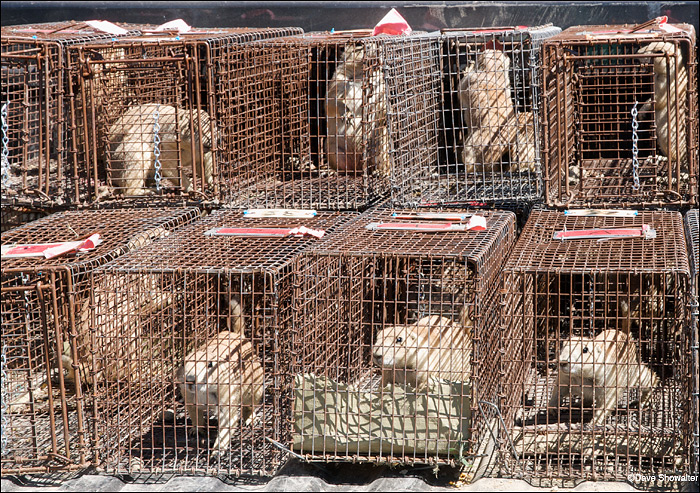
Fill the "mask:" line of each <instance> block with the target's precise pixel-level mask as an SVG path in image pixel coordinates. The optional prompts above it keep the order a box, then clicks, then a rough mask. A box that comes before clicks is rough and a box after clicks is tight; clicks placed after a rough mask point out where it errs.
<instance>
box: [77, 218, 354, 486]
mask: <svg viewBox="0 0 700 493" xmlns="http://www.w3.org/2000/svg"><path fill="white" fill-rule="evenodd" d="M356 216H357V214H356V213H342V212H319V213H318V214H316V215H315V216H313V217H309V218H293V217H283V218H279V217H278V218H274V217H262V218H253V217H251V216H250V215H249V214H247V213H243V211H240V210H229V209H221V210H218V211H214V212H213V213H212V214H211V215H209V216H207V217H205V218H203V219H201V220H200V221H198V222H196V223H194V224H192V225H190V226H189V227H186V228H183V229H182V230H180V231H179V232H177V233H175V234H173V235H171V236H170V237H169V238H167V239H164V240H162V241H160V242H158V243H155V244H153V245H151V246H149V247H145V248H143V249H141V250H139V251H136V252H132V253H130V254H128V255H125V256H122V257H120V258H119V259H117V260H115V261H113V262H111V263H109V264H106V265H104V266H102V267H101V268H100V269H97V270H95V271H94V275H93V276H92V279H93V292H94V300H93V303H94V307H95V312H94V317H95V323H94V324H93V327H94V330H93V340H94V342H95V356H94V358H93V360H92V364H91V366H89V367H86V368H84V369H83V371H84V372H85V373H86V374H87V375H91V376H90V377H89V378H90V379H91V380H92V381H94V392H95V401H96V404H97V409H96V412H97V414H98V415H99V416H100V417H101V419H100V421H99V422H98V423H97V436H98V442H97V448H96V455H97V457H98V461H97V462H98V464H99V467H101V468H102V469H103V470H104V471H106V472H108V473H115V474H129V475H130V476H131V477H134V478H135V479H137V480H138V479H139V478H140V477H143V476H145V477H147V478H149V479H152V478H154V477H163V476H168V475H171V474H175V473H177V474H205V475H215V476H221V477H227V476H241V475H246V476H249V475H253V476H258V475H263V476H265V475H273V474H274V473H275V472H276V471H277V470H278V468H279V467H281V465H282V464H283V463H284V461H285V460H286V458H287V454H286V452H285V451H284V447H285V446H286V445H287V443H288V439H287V437H288V435H289V431H288V423H289V419H290V418H289V415H290V403H289V399H290V390H289V386H290V385H289V382H288V370H287V367H288V364H289V344H288V342H286V340H288V335H287V333H288V332H289V330H291V323H292V303H293V296H294V294H295V285H294V282H293V274H294V271H293V267H294V265H295V264H294V260H295V258H296V257H297V256H298V255H299V254H301V253H302V252H303V251H304V249H306V248H309V247H310V246H311V245H312V244H313V243H314V242H316V241H317V240H316V239H314V238H313V237H311V236H305V237H295V236H279V237H274V236H275V235H274V234H273V233H275V231H272V232H271V231H270V229H273V230H277V232H279V230H280V229H284V228H287V229H289V228H296V227H301V226H304V227H306V228H309V229H311V230H314V231H324V232H325V233H326V234H332V233H333V232H334V230H336V229H337V228H339V227H340V226H341V225H342V224H343V223H344V222H346V221H349V220H351V219H353V218H355V217H356ZM242 230H243V231H242ZM263 230H265V231H263ZM240 234H242V235H243V236H239V235H240ZM266 234H269V235H271V236H273V237H266V236H265V235H266ZM205 373H206V375H205ZM210 418H213V419H212V420H211V421H210ZM195 427H197V428H199V433H198V434H196V433H195V432H194V429H195Z"/></svg>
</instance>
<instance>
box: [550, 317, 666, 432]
mask: <svg viewBox="0 0 700 493" xmlns="http://www.w3.org/2000/svg"><path fill="white" fill-rule="evenodd" d="M558 363H559V368H558V372H557V380H556V385H555V387H554V392H553V393H552V396H551V398H550V400H549V408H550V410H554V409H557V408H559V406H560V405H561V399H562V398H563V397H567V396H579V397H580V398H581V399H582V401H583V406H584V407H591V406H593V405H595V412H594V415H593V422H594V424H596V425H603V424H605V420H606V418H607V417H608V415H609V414H610V413H611V412H612V411H614V410H615V409H616V407H617V402H618V401H619V400H620V399H621V398H622V394H623V392H624V391H625V390H629V389H633V388H638V389H639V390H640V398H639V407H640V408H642V407H644V405H645V404H646V403H647V401H648V400H649V398H650V397H651V391H652V389H653V388H654V387H656V385H658V383H659V378H658V377H657V376H656V374H655V373H654V372H652V371H651V370H650V369H649V368H647V367H646V366H644V364H643V363H641V362H640V361H638V359H637V346H636V344H635V343H634V340H633V339H632V338H631V337H629V336H628V335H627V334H626V333H624V332H622V331H619V330H615V329H608V330H605V331H603V332H601V333H600V334H598V335H597V336H596V337H595V339H591V338H587V337H572V338H571V339H570V340H568V341H566V342H565V343H564V345H563V347H562V349H561V353H560V354H559V362H558Z"/></svg>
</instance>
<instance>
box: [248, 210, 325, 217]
mask: <svg viewBox="0 0 700 493" xmlns="http://www.w3.org/2000/svg"><path fill="white" fill-rule="evenodd" d="M243 215H244V216H245V217H249V218H256V217H282V218H292V219H308V218H313V217H315V216H316V211H315V210H310V209H248V210H245V211H243Z"/></svg>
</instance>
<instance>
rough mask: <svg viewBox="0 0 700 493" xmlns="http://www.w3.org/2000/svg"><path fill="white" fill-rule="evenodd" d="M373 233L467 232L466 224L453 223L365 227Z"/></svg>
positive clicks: (372, 224) (371, 224)
mask: <svg viewBox="0 0 700 493" xmlns="http://www.w3.org/2000/svg"><path fill="white" fill-rule="evenodd" d="M365 227H366V228H367V229H369V230H371V231H382V230H383V231H420V232H423V233H426V232H427V233H437V232H448V231H466V229H467V226H466V225H464V224H452V223H370V224H368V225H367V226H365Z"/></svg>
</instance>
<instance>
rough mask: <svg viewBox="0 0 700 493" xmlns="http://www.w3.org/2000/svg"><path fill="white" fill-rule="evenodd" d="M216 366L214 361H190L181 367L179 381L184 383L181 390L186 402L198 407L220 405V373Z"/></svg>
mask: <svg viewBox="0 0 700 493" xmlns="http://www.w3.org/2000/svg"><path fill="white" fill-rule="evenodd" d="M215 366H216V363H214V362H212V361H197V360H188V361H186V362H185V365H184V366H182V367H180V370H179V371H178V375H177V381H178V382H183V383H182V384H181V389H182V390H183V397H184V398H185V402H187V403H189V404H194V405H197V406H217V405H218V404H219V392H218V384H217V376H218V371H217V369H216V368H215ZM214 373H215V374H214Z"/></svg>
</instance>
